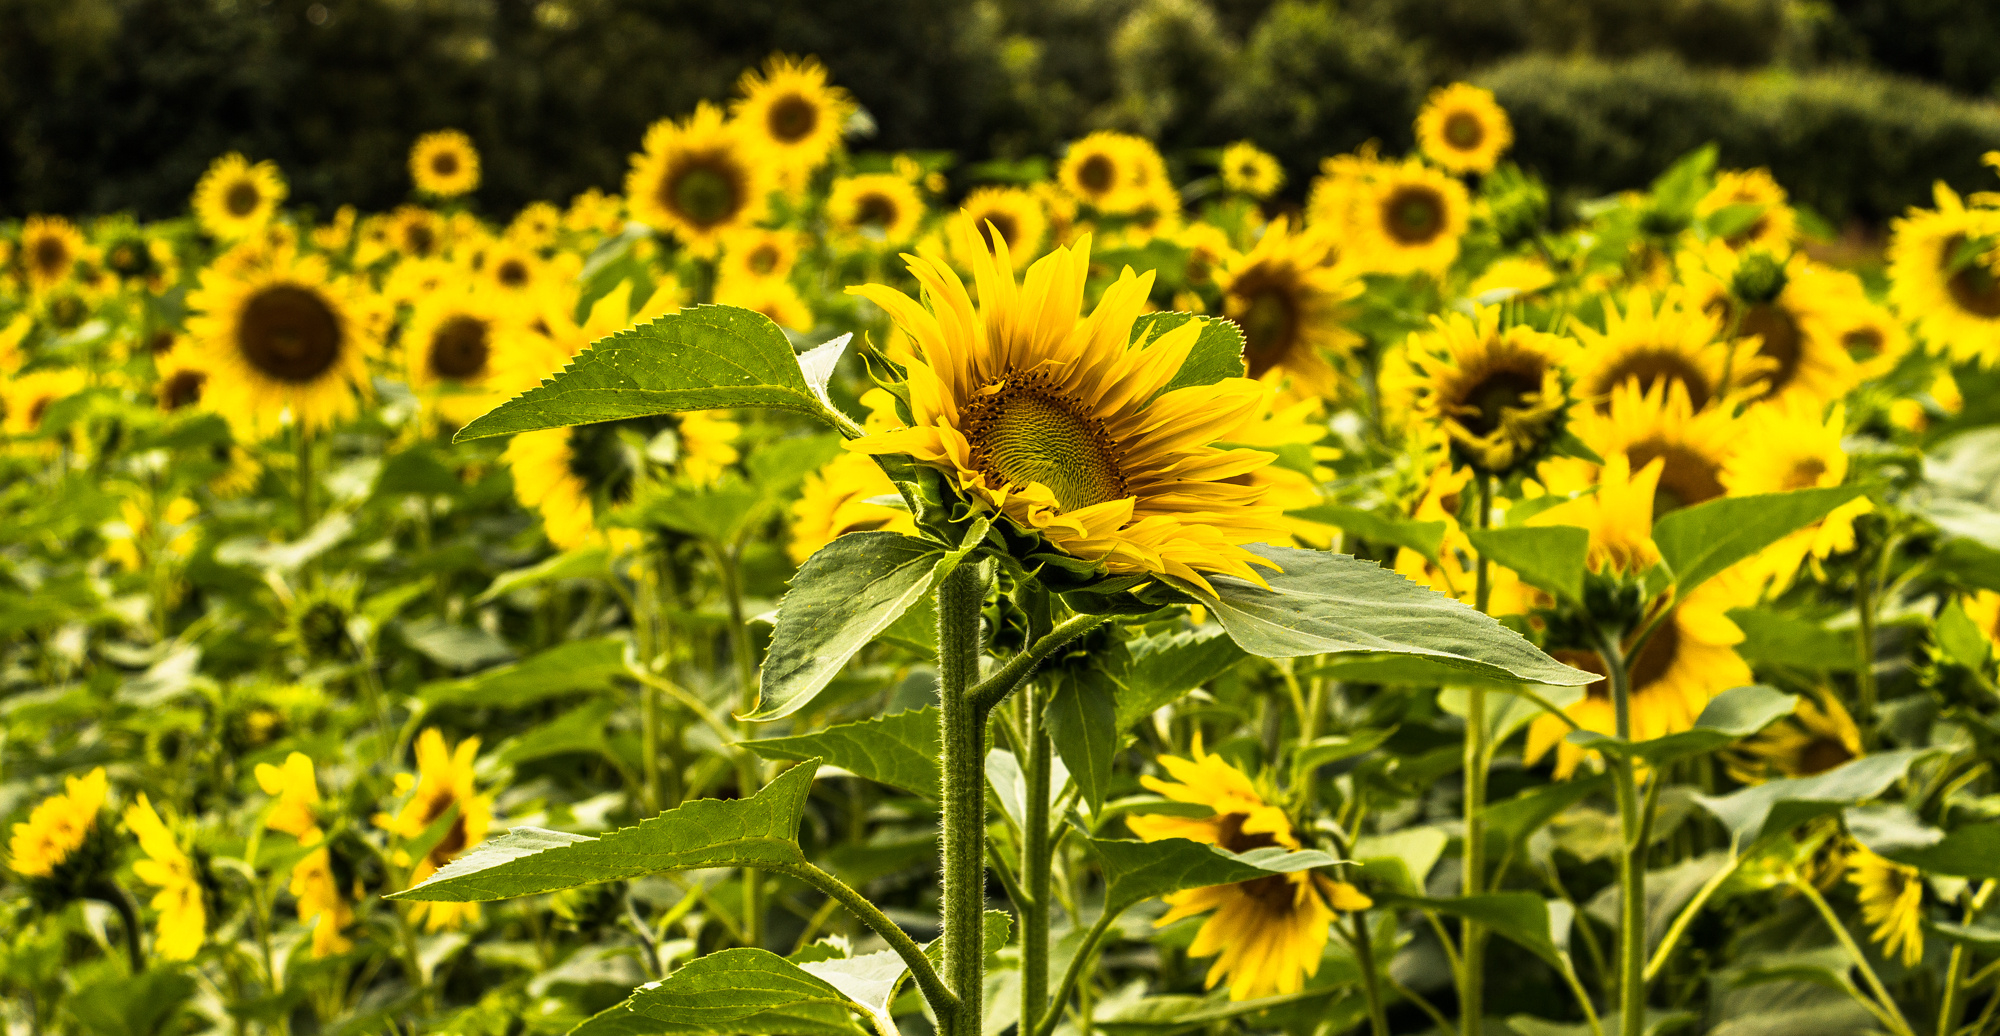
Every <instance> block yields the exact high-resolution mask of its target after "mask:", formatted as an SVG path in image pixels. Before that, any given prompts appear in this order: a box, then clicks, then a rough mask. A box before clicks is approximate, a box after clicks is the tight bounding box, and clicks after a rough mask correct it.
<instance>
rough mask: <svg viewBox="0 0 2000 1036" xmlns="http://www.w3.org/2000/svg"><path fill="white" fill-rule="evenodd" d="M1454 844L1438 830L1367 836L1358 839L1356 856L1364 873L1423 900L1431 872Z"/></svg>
mask: <svg viewBox="0 0 2000 1036" xmlns="http://www.w3.org/2000/svg"><path fill="white" fill-rule="evenodd" d="M1450 842H1451V837H1450V836H1449V835H1446V834H1445V833H1444V832H1443V831H1440V830H1438V829H1437V828H1435V827H1406V828H1404V829H1403V830H1401V831H1392V832H1390V833H1388V834H1386V835H1363V836H1361V837H1360V838H1357V839H1355V841H1354V849H1353V853H1354V858H1355V859H1357V860H1360V861H1361V870H1362V872H1363V873H1366V874H1367V875H1369V876H1370V877H1373V878H1375V879H1376V880H1378V881H1381V882H1383V883H1385V884H1387V885H1389V886H1391V887H1393V888H1396V889H1400V890H1401V891H1403V892H1407V893H1409V894H1410V895H1413V896H1420V895H1422V894H1423V891H1424V882H1426V881H1428V880H1429V879H1430V874H1431V868H1433V867H1436V866H1437V862H1438V857H1440V856H1443V855H1444V847H1445V846H1446V845H1447V844H1449V843H1450Z"/></svg>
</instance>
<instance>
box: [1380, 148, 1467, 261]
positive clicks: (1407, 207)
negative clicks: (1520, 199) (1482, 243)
mask: <svg viewBox="0 0 2000 1036" xmlns="http://www.w3.org/2000/svg"><path fill="white" fill-rule="evenodd" d="M1471 214H1472V198H1471V196H1470V195H1468V194H1467V193H1466V191H1465V185H1464V184H1462V183H1459V182H1458V181H1457V180H1454V179H1452V178H1451V177H1450V176H1448V175H1446V174H1444V173H1443V172H1440V171H1438V170H1436V169H1432V168H1430V167H1429V166H1426V165H1424V164H1422V163H1420V162H1417V161H1414V160H1411V161H1406V162H1403V163H1402V164H1401V165H1392V166H1388V167H1386V168H1385V169H1384V170H1383V172H1382V175H1381V177H1380V178H1379V179H1376V180H1375V181H1373V182H1372V183H1370V184H1369V187H1368V191H1367V193H1366V194H1365V195H1364V196H1363V198H1362V204H1361V206H1360V209H1359V212H1358V214H1357V221H1356V226H1355V227H1354V230H1355V232H1356V234H1357V236H1358V238H1359V242H1358V244H1357V245H1356V247H1355V250H1354V255H1355V256H1356V258H1357V260H1358V261H1359V262H1360V263H1362V265H1364V266H1365V267H1367V268H1368V269H1369V270H1371V271H1374V272H1380V273H1415V272H1418V271H1423V272H1428V273H1430V274H1432V275H1433V276H1440V275H1442V274H1443V273H1444V271H1445V269H1446V268H1447V267H1449V266H1450V265H1451V264H1452V261H1453V260H1455V259H1457V258H1458V242H1459V238H1460V237H1462V236H1464V234H1465V230H1466V227H1467V226H1468V225H1469V223H1470V220H1471Z"/></svg>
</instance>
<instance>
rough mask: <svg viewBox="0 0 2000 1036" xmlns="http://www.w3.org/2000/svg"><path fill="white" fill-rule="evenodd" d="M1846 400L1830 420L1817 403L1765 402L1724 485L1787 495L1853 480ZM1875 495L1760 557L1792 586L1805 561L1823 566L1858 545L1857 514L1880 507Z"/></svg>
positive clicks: (1765, 568) (1766, 569)
mask: <svg viewBox="0 0 2000 1036" xmlns="http://www.w3.org/2000/svg"><path fill="white" fill-rule="evenodd" d="M1846 409H1847V408H1846V406H1845V405H1844V404H1840V403H1836V404H1834V405H1833V407H1832V409H1831V410H1830V411H1828V412H1827V413H1826V415H1825V417H1824V419H1822V417H1821V414H1820V408H1819V407H1818V406H1816V405H1812V404H1808V403H1803V402H1798V401H1792V402H1771V403H1760V404H1758V405H1757V406H1754V407H1752V408H1751V409H1750V410H1749V412H1748V413H1747V414H1745V415H1744V418H1743V423H1742V429H1743V431H1742V434H1743V438H1744V441H1746V442H1749V443H1754V444H1755V446H1754V448H1752V449H1744V450H1738V451H1736V453H1735V454H1734V455H1733V456H1731V457H1730V458H1729V460H1728V462H1727V463H1726V464H1725V465H1724V467H1723V472H1722V484H1723V486H1724V487H1725V488H1726V489H1727V490H1728V491H1729V494H1730V495H1731V496H1747V495H1751V494H1756V493H1783V492H1787V491H1790V490H1794V489H1820V488H1829V487H1833V486H1838V485H1840V484H1841V483H1842V482H1844V481H1846V480H1847V451H1846V450H1844V449H1842V448H1841V443H1840V440H1841V436H1842V435H1843V433H1845V431H1846V429H1847V424H1846ZM1873 506H1874V505H1872V504H1870V503H1869V501H1868V498H1867V497H1865V496H1864V497H1860V498H1859V499H1855V500H1850V501H1848V502H1847V503H1845V504H1842V505H1840V506H1839V507H1838V508H1835V509H1834V511H1833V513H1831V514H1829V515H1827V516H1826V517H1824V518H1822V519H1820V520H1819V521H1817V522H1814V523H1813V524H1811V525H1809V526H1806V527H1805V528H1803V529H1800V530H1798V531H1797V532H1794V533H1792V534H1791V535H1789V536H1787V537H1785V538H1784V539H1782V540H1779V541H1778V542H1777V543H1774V544H1772V545H1771V546H1769V547H1766V548H1765V549H1764V550H1763V551H1762V552H1760V553H1759V554H1758V555H1757V557H1756V559H1755V560H1754V562H1752V563H1753V564H1754V565H1755V566H1756V567H1757V569H1758V570H1759V571H1761V572H1763V573H1765V574H1767V575H1769V576H1770V577H1771V578H1772V579H1773V580H1775V582H1776V587H1777V589H1780V590H1782V589H1784V588H1785V587H1786V586H1789V585H1790V584H1791V581H1792V578H1793V576H1795V575H1796V574H1797V573H1798V570H1799V566H1801V565H1803V564H1805V563H1806V561H1808V560H1810V561H1812V563H1813V565H1814V567H1815V569H1817V567H1818V564H1819V562H1821V561H1824V560H1825V559H1826V558H1827V557H1828V556H1829V555H1831V554H1834V553H1837V552H1843V551H1849V550H1853V549H1854V519H1856V518H1858V517H1860V516H1861V515H1864V514H1867V513H1868V512H1869V511H1870V510H1872V509H1873Z"/></svg>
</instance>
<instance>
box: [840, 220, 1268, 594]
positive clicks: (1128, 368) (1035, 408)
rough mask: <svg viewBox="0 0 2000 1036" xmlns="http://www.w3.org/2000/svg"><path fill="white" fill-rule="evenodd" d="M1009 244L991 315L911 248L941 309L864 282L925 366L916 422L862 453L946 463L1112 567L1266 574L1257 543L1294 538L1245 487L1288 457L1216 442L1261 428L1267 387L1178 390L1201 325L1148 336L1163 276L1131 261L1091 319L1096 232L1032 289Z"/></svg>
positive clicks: (957, 478)
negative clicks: (1152, 297)
mask: <svg viewBox="0 0 2000 1036" xmlns="http://www.w3.org/2000/svg"><path fill="white" fill-rule="evenodd" d="M1007 247H1008V246H1007V242H1006V240H1005V239H1004V238H999V239H996V240H995V241H994V251H993V252H992V253H981V254H975V257H974V262H973V264H972V265H973V273H974V279H975V281H976V283H977V284H978V286H979V306H978V308H977V309H975V308H974V307H973V304H972V300H971V297H970V295H969V293H968V292H967V291H966V288H965V284H964V283H963V282H962V281H960V280H959V278H958V275H957V274H956V273H953V272H952V271H951V269H950V268H949V267H946V266H944V265H943V264H941V263H938V262H936V261H934V260H932V259H928V258H922V257H918V256H907V255H906V256H905V257H904V258H905V260H906V261H907V263H908V266H909V270H910V273H911V274H912V275H913V276H914V277H915V278H916V280H917V282H918V283H919V284H921V285H922V286H923V289H924V291H923V293H924V296H925V297H926V298H927V299H928V300H929V301H930V307H928V308H927V307H925V306H923V305H921V304H919V303H918V302H917V301H916V300H914V299H912V298H910V297H909V296H907V295H905V294H903V293H902V292H900V291H897V290H895V289H893V288H890V287H887V286H885V285H878V284H868V285H859V286H856V287H852V288H849V289H848V291H849V292H850V293H852V294H856V295H860V296H862V297H864V298H867V299H868V300H869V301H871V302H874V303H875V304H876V305H878V306H881V307H882V308H883V310H885V311H886V312H887V313H888V314H889V316H890V318H891V319H893V320H894V321H895V322H896V324H898V325H899V326H900V327H901V328H902V329H903V331H904V332H905V333H906V334H908V335H909V336H910V338H911V339H912V340H913V341H914V342H915V343H916V346H917V350H918V352H919V353H920V354H921V356H922V359H921V360H913V361H912V362H911V363H910V364H909V381H908V382H907V385H908V386H909V392H910V406H911V410H912V412H913V414H914V424H913V426H912V427H910V428H907V429H897V430H891V431H881V432H874V433H870V434H868V435H864V436H863V437H861V438H859V439H856V440H854V441H852V442H849V443H848V444H847V448H848V449H851V450H854V451H856V452H860V453H867V454H876V455H879V454H901V455H906V456H909V457H911V458H912V459H914V460H916V461H917V462H918V463H921V464H925V465H928V466H930V467H933V468H937V469H939V470H941V471H943V472H945V474H946V475H947V477H949V478H950V479H952V481H953V484H954V486H955V488H957V489H958V490H959V491H960V492H961V493H962V494H964V495H965V496H967V497H969V498H971V500H973V501H974V502H975V504H976V505H978V506H983V507H985V508H988V509H991V510H993V511H997V512H999V513H1001V514H1004V515H1005V516H1007V518H1009V519H1010V520H1012V521H1013V522H1014V523H1015V524H1016V525H1017V526H1018V527H1020V528H1022V529H1024V530H1027V531H1030V532H1035V533H1039V534H1041V535H1042V536H1043V537H1044V538H1046V539H1047V540H1048V541H1049V543H1050V544H1051V545H1053V546H1054V547H1055V548H1056V549H1058V550H1061V551H1063V552H1065V553H1067V554H1069V555H1071V556H1073V557H1078V558H1082V559H1085V560H1088V561H1094V562H1098V563H1101V564H1102V565H1104V567H1105V568H1106V569H1108V570H1109V571H1111V572H1113V573H1118V574H1149V575H1171V576H1176V577H1178V578H1181V579H1185V580H1188V581H1189V582H1193V583H1196V584H1199V585H1201V586H1202V587H1204V588H1208V580H1207V579H1206V578H1205V576H1204V573H1226V574H1229V575H1233V576H1237V577H1239V578H1243V579H1248V580H1251V581H1253V582H1260V583H1261V581H1262V580H1261V578H1260V577H1259V576H1258V575H1257V574H1256V571H1255V570H1254V569H1252V568H1251V567H1250V566H1251V565H1252V564H1261V563H1264V562H1263V561H1262V559H1260V558H1258V557H1257V556H1256V555H1254V554H1251V553H1250V552H1249V551H1247V550H1244V549H1243V547H1242V546H1241V545H1242V544H1246V543H1258V542H1264V541H1266V540H1267V539H1268V538H1269V537H1271V536H1274V535H1279V536H1281V535H1284V534H1285V530H1284V528H1283V526H1282V525H1281V524H1279V522H1278V521H1277V519H1278V518H1279V517H1280V515H1279V512H1278V510H1277V508H1275V507H1272V506H1270V505H1267V504H1264V503H1262V502H1261V501H1260V500H1259V497H1260V495H1261V493H1260V491H1259V490H1257V489H1255V488H1254V487H1249V486H1244V485H1240V484H1238V483H1237V482H1236V481H1234V480H1236V479H1238V478H1240V477H1241V476H1244V475H1248V474H1250V473H1252V472H1254V471H1256V470H1257V469H1259V468H1262V467H1264V466H1265V465H1266V464H1269V463H1270V462H1271V461H1272V460H1273V459H1274V455H1273V454H1270V453H1265V452H1262V451H1259V450H1249V449H1229V450H1225V449H1217V448H1215V447H1214V446H1211V445H1209V444H1210V443H1214V442H1216V441H1218V440H1222V441H1226V440H1228V439H1230V438H1231V436H1232V435H1234V434H1237V433H1238V432H1239V430H1241V429H1242V428H1244V427H1245V426H1246V425H1247V424H1249V423H1250V422H1251V421H1254V420H1255V419H1256V416H1257V412H1258V408H1259V407H1260V406H1261V405H1262V402H1263V395H1264V392H1265V391H1266V390H1265V389H1264V388H1263V387H1262V386H1260V385H1258V384H1257V383H1256V382H1254V381H1251V380H1249V379H1247V378H1226V379H1223V380H1221V381H1219V382H1216V383H1214V384H1211V385H1198V386H1189V387H1186V388H1180V389H1175V390H1172V391H1165V392H1162V391H1161V390H1162V389H1164V388H1165V386H1166V385H1167V383H1168V382H1169V381H1171V380H1172V378H1173V376H1174V374H1175V372H1177V371H1178V370H1179V369H1180V367H1181V365H1182V363H1183V362H1185V360H1186V359H1187V356H1188V354H1189V353H1190V352H1191V351H1192V350H1193V348H1194V344H1195V339H1196V338H1197V337H1198V336H1199V335H1200V333H1201V324H1200V322H1199V321H1195V320H1190V321H1187V322H1186V323H1184V324H1182V325H1180V326H1179V327H1177V328H1174V329H1173V330H1171V331H1168V332H1166V333H1165V334H1162V335H1160V336H1158V337H1157V338H1154V339H1152V340H1150V341H1145V342H1140V343H1134V342H1132V340H1131V339H1132V325H1133V322H1134V321H1135V320H1136V319H1137V318H1138V316H1139V313H1140V311H1141V309H1142V308H1143V307H1144V305H1145V302H1146V298H1147V296H1148V295H1149V294H1150V293H1151V291H1152V287H1153V274H1152V273H1151V272H1148V273H1145V274H1133V273H1132V272H1131V271H1130V270H1126V271H1125V272H1124V273H1123V274H1122V275H1121V276H1120V277H1119V279H1118V280H1117V281H1116V282H1115V283H1113V284H1112V285H1110V286H1109V287H1107V288H1106V289H1105V290H1104V294H1103V296H1102V298H1101V299H1100V300H1099V302H1098V304H1097V308H1096V309H1095V311H1093V312H1092V313H1090V314H1089V315H1088V316H1085V317H1081V318H1079V316H1078V312H1079V310H1080V308H1081V307H1082V304H1083V293H1084V282H1085V279H1086V278H1087V276H1088V274H1089V268H1090V242H1089V239H1088V238H1085V239H1084V240H1082V241H1080V242H1078V244H1077V245H1076V246H1075V247H1074V248H1059V249H1056V250H1055V251H1054V252H1051V253H1050V254H1049V255H1047V256H1044V257H1043V258H1041V259H1039V260H1037V261H1036V262H1035V264H1034V265H1032V266H1030V267H1029V269H1028V273H1027V278H1026V282H1025V284H1022V283H1017V282H1016V281H1015V280H1014V276H1013V273H1012V267H1013V262H1012V260H1011V259H1010V258H1009V256H1008V252H1007ZM1156 397H1157V398H1156Z"/></svg>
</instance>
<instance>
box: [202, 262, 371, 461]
mask: <svg viewBox="0 0 2000 1036" xmlns="http://www.w3.org/2000/svg"><path fill="white" fill-rule="evenodd" d="M188 308H189V309H190V311H191V313H192V315H191V316H190V317H189V318H188V336H189V338H190V339H192V340H193V342H194V343H195V347H196V349H197V352H196V354H195V356H196V362H198V363H200V364H201V365H202V366H203V367H205V368H206V369H207V371H208V382H207V384H206V385H205V386H204V388H203V395H204V398H205V399H206V400H207V402H208V405H209V407H210V408H211V409H213V410H215V411H216V412H217V413H219V414H223V415H224V416H226V417H229V418H230V420H231V421H232V422H237V423H239V424H242V425H243V426H244V427H247V428H250V429H253V430H256V431H259V432H265V431H269V430H270V429H271V428H272V427H274V426H275V424H276V422H277V419H278V416H279V414H280V412H281V411H289V412H290V414H291V417H292V420H293V421H294V422H295V423H297V424H299V425H300V426H302V427H305V428H321V427H325V426H326V425H328V424H331V423H332V422H333V421H335V420H336V419H339V418H341V417H345V416H347V415H348V414H351V413H353V412H354V409H355V396H356V393H357V392H365V391H367V387H368V367H367V357H368V354H369V352H370V351H371V344H370V342H369V341H368V339H367V336H366V335H365V333H364V330H363V328H364V325H363V323H362V321H361V319H360V315H359V314H358V313H357V311H356V308H355V299H354V298H353V296H352V295H351V288H350V286H349V285H348V284H347V283H346V282H344V281H340V280H336V279H334V278H332V277H331V276H329V274H328V272H327V268H326V263H325V261H324V260H322V259H320V258H319V257H317V256H305V257H296V256H293V255H291V254H289V253H285V254H280V255H278V256H276V257H274V258H273V260H272V262H271V264H270V265H269V266H268V267H266V268H262V269H246V270H242V271H239V272H238V273H237V274H236V275H231V274H230V273H229V272H228V271H225V270H222V269H220V268H216V267H210V268H209V269H207V270H204V271H203V272H202V277H201V285H200V287H199V288H197V289H196V290H195V292H194V293H193V294H192V295H190V296H189V297H188Z"/></svg>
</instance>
